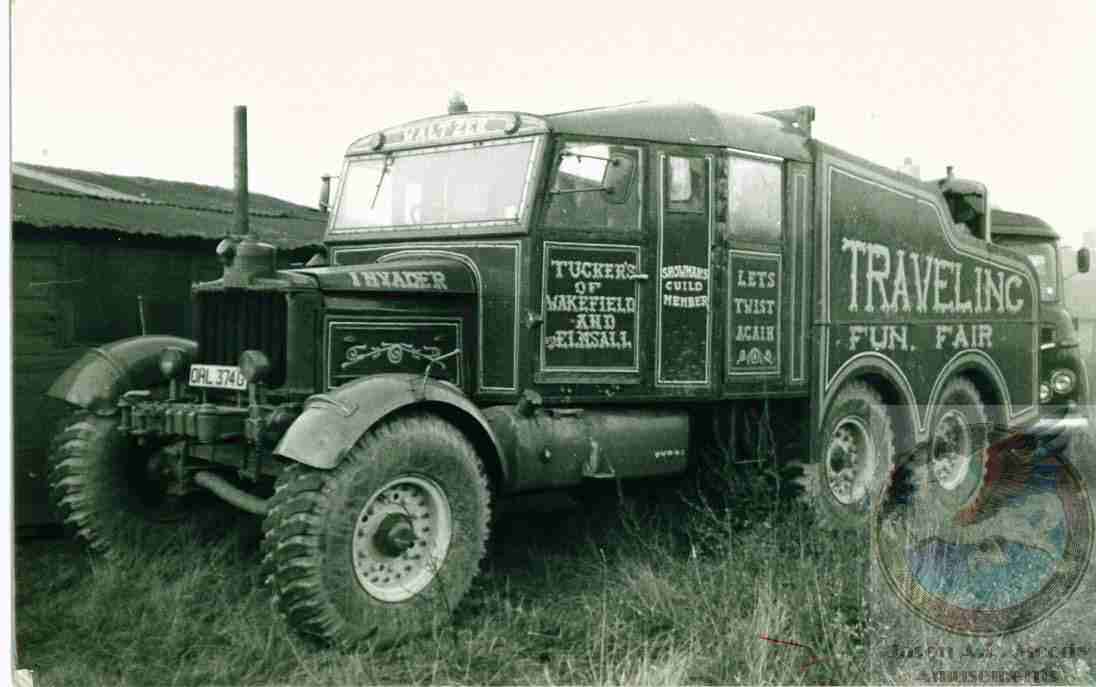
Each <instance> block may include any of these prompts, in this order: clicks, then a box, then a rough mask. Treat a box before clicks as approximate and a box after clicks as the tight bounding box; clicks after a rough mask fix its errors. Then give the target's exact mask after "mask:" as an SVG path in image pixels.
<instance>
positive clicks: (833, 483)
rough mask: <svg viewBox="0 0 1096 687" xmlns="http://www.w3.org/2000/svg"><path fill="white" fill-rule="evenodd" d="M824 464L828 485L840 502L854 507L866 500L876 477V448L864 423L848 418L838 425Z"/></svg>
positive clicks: (857, 419) (827, 448)
mask: <svg viewBox="0 0 1096 687" xmlns="http://www.w3.org/2000/svg"><path fill="white" fill-rule="evenodd" d="M825 461H826V462H825V469H826V482H827V485H828V486H829V489H830V493H832V494H833V497H834V499H836V500H837V502H838V503H840V504H842V505H851V504H854V503H856V502H858V501H860V500H861V499H863V498H864V495H865V494H866V493H867V489H868V484H869V482H870V481H871V478H872V475H873V474H875V449H874V446H873V445H872V443H871V440H870V439H869V435H868V429H867V427H866V426H865V425H864V423H863V421H861V420H860V419H859V418H855V417H847V418H845V419H843V420H842V421H841V422H840V423H838V425H837V426H836V427H835V428H834V430H833V435H832V436H831V438H830V442H829V445H828V446H827V447H826V456H825Z"/></svg>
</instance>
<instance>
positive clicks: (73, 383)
mask: <svg viewBox="0 0 1096 687" xmlns="http://www.w3.org/2000/svg"><path fill="white" fill-rule="evenodd" d="M169 346H174V347H176V348H179V349H182V351H183V355H184V356H185V359H186V363H189V362H190V361H191V360H193V359H194V358H195V357H196V356H197V353H198V343H197V342H196V341H192V340H190V339H183V338H180V337H178V336H160V335H154V336H135V337H133V338H130V339H122V340H121V341H115V342H113V343H109V344H106V345H104V346H99V347H97V348H92V349H91V350H89V351H88V352H87V353H85V354H84V355H83V357H81V358H80V359H79V360H77V361H76V362H75V363H73V364H72V365H70V366H69V368H68V369H67V370H65V371H64V372H63V373H61V376H60V377H58V378H57V379H56V380H54V382H53V384H52V385H50V388H49V390H48V391H46V394H47V395H48V396H51V397H53V398H59V399H61V400H62V401H66V402H68V403H71V404H73V405H76V406H79V407H81V408H86V409H88V410H92V411H96V410H106V409H108V408H111V407H113V406H114V404H115V402H117V400H118V398H119V397H120V396H121V395H122V394H123V393H125V392H126V391H129V390H130V389H143V388H147V387H150V386H156V385H158V384H162V383H163V382H164V381H165V380H164V375H163V373H162V372H160V354H161V353H163V351H164V349H165V348H168V347H169Z"/></svg>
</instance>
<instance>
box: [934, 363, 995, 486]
mask: <svg viewBox="0 0 1096 687" xmlns="http://www.w3.org/2000/svg"><path fill="white" fill-rule="evenodd" d="M988 423H989V420H988V419H987V416H986V407H985V404H984V403H982V396H981V394H979V393H978V389H977V388H976V387H975V386H974V384H973V383H972V382H971V381H970V380H969V379H966V378H964V377H954V378H952V379H951V380H949V381H948V382H947V384H946V385H945V386H944V390H943V391H942V392H941V393H940V401H939V403H937V405H936V408H935V411H934V412H933V419H932V434H931V443H930V453H929V466H928V467H929V484H930V489H931V490H932V492H933V494H932V495H933V496H935V498H936V499H937V500H940V501H942V502H944V504H945V505H946V506H948V507H949V508H957V507H959V506H960V505H962V504H963V503H964V502H965V501H966V500H967V498H968V497H969V496H970V495H971V494H972V493H973V492H974V491H975V490H976V489H978V487H979V486H980V485H981V482H982V473H983V466H982V459H981V456H982V449H984V448H985V447H986V445H987V443H988V431H987V430H988Z"/></svg>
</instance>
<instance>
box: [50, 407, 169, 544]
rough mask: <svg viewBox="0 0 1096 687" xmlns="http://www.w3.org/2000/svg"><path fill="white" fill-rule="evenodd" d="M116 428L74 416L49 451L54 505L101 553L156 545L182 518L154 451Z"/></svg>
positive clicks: (105, 420) (111, 420) (103, 420)
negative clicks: (170, 525)
mask: <svg viewBox="0 0 1096 687" xmlns="http://www.w3.org/2000/svg"><path fill="white" fill-rule="evenodd" d="M117 426H118V418H117V417H104V416H99V415H94V414H92V413H89V412H86V411H78V412H76V413H74V414H73V415H72V416H71V417H70V418H69V419H68V420H67V421H65V422H64V423H63V426H62V429H61V431H60V432H59V433H58V434H57V436H56V437H55V438H54V439H53V442H52V445H51V447H50V455H49V481H50V487H51V491H52V494H53V498H54V502H55V504H56V505H57V508H58V510H59V511H60V513H61V516H62V518H63V520H64V522H65V523H66V525H68V526H70V527H72V528H73V529H75V531H76V533H77V534H78V535H79V536H80V537H81V538H83V539H84V540H85V541H87V543H88V544H89V545H90V546H91V548H92V549H94V550H96V551H100V552H107V551H110V550H112V549H113V550H120V549H122V548H128V547H132V546H135V545H136V544H138V542H140V541H142V540H143V541H148V542H155V541H157V540H158V539H159V537H160V535H161V534H162V533H163V531H165V530H166V529H167V526H166V524H165V523H168V522H172V521H174V520H178V519H179V518H180V517H181V516H182V514H183V511H182V507H181V505H180V502H179V500H178V499H177V498H175V497H173V496H171V495H170V494H168V492H167V490H166V482H165V481H164V480H163V479H161V477H160V475H159V474H158V470H157V469H156V461H155V460H154V456H155V453H156V449H155V448H154V447H142V446H138V445H137V443H136V442H135V441H134V440H133V439H132V438H131V437H129V436H128V435H124V434H122V433H120V432H118V431H117Z"/></svg>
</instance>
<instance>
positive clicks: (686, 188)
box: [655, 151, 712, 388]
mask: <svg viewBox="0 0 1096 687" xmlns="http://www.w3.org/2000/svg"><path fill="white" fill-rule="evenodd" d="M659 172H660V184H659V190H660V193H659V236H658V242H659V246H658V248H659V249H658V274H657V278H658V279H657V283H658V302H657V305H656V306H655V308H656V332H655V384H656V385H658V386H678V387H700V388H710V387H711V384H712V300H711V288H712V279H711V271H712V270H711V267H712V264H711V260H712V252H711V251H712V157H711V156H710V155H701V154H686V153H678V152H670V151H666V152H662V153H660V154H659Z"/></svg>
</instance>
